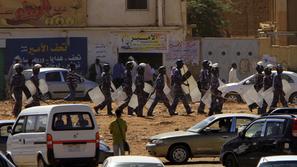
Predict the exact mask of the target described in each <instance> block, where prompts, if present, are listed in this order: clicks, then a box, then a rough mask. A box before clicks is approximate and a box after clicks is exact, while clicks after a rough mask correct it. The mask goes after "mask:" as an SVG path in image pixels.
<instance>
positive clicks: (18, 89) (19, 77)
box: [10, 64, 25, 117]
mask: <svg viewBox="0 0 297 167" xmlns="http://www.w3.org/2000/svg"><path fill="white" fill-rule="evenodd" d="M14 69H15V71H16V72H17V73H16V74H14V75H13V77H12V80H11V84H10V85H11V90H12V92H13V94H14V97H15V104H14V107H13V115H14V116H15V117H17V116H18V115H19V113H20V112H21V110H22V92H23V89H24V87H25V76H24V75H23V74H22V71H23V67H22V65H21V64H15V65H14Z"/></svg>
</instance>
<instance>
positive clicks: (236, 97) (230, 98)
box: [225, 93, 241, 103]
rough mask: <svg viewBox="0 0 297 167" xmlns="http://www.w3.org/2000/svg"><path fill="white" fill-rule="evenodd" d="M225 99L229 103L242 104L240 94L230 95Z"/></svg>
mask: <svg viewBox="0 0 297 167" xmlns="http://www.w3.org/2000/svg"><path fill="white" fill-rule="evenodd" d="M225 98H226V99H227V101H229V102H235V103H240V102H241V97H240V95H238V94H234V93H229V94H227V95H226V96H225Z"/></svg>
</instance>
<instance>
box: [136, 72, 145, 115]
mask: <svg viewBox="0 0 297 167" xmlns="http://www.w3.org/2000/svg"><path fill="white" fill-rule="evenodd" d="M135 87H136V89H135V94H136V95H137V99H138V106H137V108H136V109H135V111H136V113H137V116H138V117H143V107H144V105H145V101H146V98H145V92H144V90H143V89H144V66H138V67H137V75H136V78H135Z"/></svg>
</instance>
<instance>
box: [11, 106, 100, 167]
mask: <svg viewBox="0 0 297 167" xmlns="http://www.w3.org/2000/svg"><path fill="white" fill-rule="evenodd" d="M7 157H8V159H11V160H12V161H13V162H14V163H15V164H16V165H17V166H38V167H40V166H48V165H53V166H58V165H60V164H62V165H63V164H72V165H75V164H77V165H89V166H97V164H98V158H99V132H98V127H97V123H96V119H95V115H94V114H93V111H92V110H91V108H90V107H89V106H87V105H81V104H63V105H48V106H39V107H32V108H28V109H25V110H23V111H22V112H21V113H20V115H19V116H18V118H17V120H16V122H15V124H14V125H13V128H12V130H11V134H10V135H9V136H8V140H7Z"/></svg>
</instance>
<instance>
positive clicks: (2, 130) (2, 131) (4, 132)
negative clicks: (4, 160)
mask: <svg viewBox="0 0 297 167" xmlns="http://www.w3.org/2000/svg"><path fill="white" fill-rule="evenodd" d="M9 126H12V125H3V126H2V127H1V128H0V137H8V133H7V128H8V127H9Z"/></svg>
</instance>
